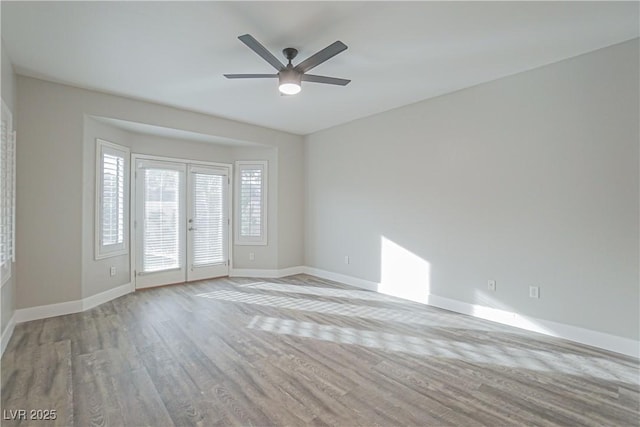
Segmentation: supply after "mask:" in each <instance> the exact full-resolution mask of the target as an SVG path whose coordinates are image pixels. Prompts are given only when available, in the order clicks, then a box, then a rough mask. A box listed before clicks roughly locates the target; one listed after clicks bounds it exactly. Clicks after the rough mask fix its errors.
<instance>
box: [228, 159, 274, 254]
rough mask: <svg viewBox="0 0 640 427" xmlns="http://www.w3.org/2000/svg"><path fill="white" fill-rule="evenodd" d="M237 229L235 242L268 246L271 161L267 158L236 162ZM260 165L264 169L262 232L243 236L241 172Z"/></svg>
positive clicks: (245, 244)
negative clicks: (252, 235) (241, 232)
mask: <svg viewBox="0 0 640 427" xmlns="http://www.w3.org/2000/svg"><path fill="white" fill-rule="evenodd" d="M235 166H236V167H235V181H236V185H235V203H234V207H235V213H234V218H235V221H234V223H235V225H236V226H235V231H234V233H233V235H234V243H235V244H236V245H238V246H267V245H268V232H267V230H268V225H267V224H268V222H267V221H268V213H267V211H268V206H269V203H268V200H269V191H268V189H269V162H268V161H267V160H238V161H236V164H235ZM256 167H259V168H260V169H262V191H261V194H262V199H261V201H260V202H261V203H260V205H261V206H260V207H261V211H260V213H261V216H262V218H261V219H262V220H261V228H262V230H261V231H262V233H261V236H260V237H243V236H241V235H240V229H241V228H242V222H241V221H240V191H241V190H240V187H241V183H240V174H241V172H242V170H244V169H254V168H256Z"/></svg>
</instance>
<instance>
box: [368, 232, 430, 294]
mask: <svg viewBox="0 0 640 427" xmlns="http://www.w3.org/2000/svg"><path fill="white" fill-rule="evenodd" d="M380 247H381V257H380V284H379V285H378V292H381V293H383V294H387V295H393V296H395V297H399V298H405V299H408V300H411V301H416V302H421V303H427V302H428V300H429V293H430V274H431V271H430V265H429V263H428V262H427V261H425V260H424V259H422V258H420V257H419V256H417V255H416V254H414V253H413V252H411V251H408V250H407V249H405V248H403V247H402V246H400V245H398V244H397V243H395V242H393V241H391V240H389V239H387V238H386V237H384V236H381V245H380Z"/></svg>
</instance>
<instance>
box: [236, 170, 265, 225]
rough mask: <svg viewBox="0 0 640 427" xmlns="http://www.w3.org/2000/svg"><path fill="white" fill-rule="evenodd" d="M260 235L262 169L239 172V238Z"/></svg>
mask: <svg viewBox="0 0 640 427" xmlns="http://www.w3.org/2000/svg"><path fill="white" fill-rule="evenodd" d="M261 235H262V169H257V168H256V169H250V168H243V169H242V170H241V171H240V236H241V237H261Z"/></svg>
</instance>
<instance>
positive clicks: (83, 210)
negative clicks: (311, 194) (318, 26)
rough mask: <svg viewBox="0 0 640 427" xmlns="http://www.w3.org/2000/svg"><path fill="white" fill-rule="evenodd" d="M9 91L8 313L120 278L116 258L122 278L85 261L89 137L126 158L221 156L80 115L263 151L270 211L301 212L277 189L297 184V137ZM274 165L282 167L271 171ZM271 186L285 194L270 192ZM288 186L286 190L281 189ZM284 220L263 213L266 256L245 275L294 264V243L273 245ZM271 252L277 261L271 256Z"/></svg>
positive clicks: (297, 198) (102, 100)
mask: <svg viewBox="0 0 640 427" xmlns="http://www.w3.org/2000/svg"><path fill="white" fill-rule="evenodd" d="M18 92H19V93H20V96H19V97H18V107H17V109H18V116H19V120H18V133H19V134H20V135H21V140H20V142H21V145H20V148H19V149H20V150H21V152H20V153H19V155H18V168H17V171H18V181H17V182H18V203H17V209H18V213H17V217H18V222H17V233H18V236H19V237H18V239H19V240H18V248H17V249H18V250H17V261H18V262H17V271H18V278H19V279H18V283H17V291H18V292H17V306H18V308H26V307H33V306H38V305H44V304H54V303H59V302H64V301H73V300H78V299H80V298H82V297H87V296H90V295H93V294H95V293H97V292H100V291H104V290H108V289H111V288H113V287H115V286H118V285H119V284H122V283H121V282H123V281H125V280H126V279H125V271H127V267H126V261H125V259H126V258H122V259H113V261H114V262H118V263H119V264H118V265H121V266H122V269H119V270H120V271H121V274H122V275H120V274H118V275H117V276H116V277H115V278H110V277H109V276H108V267H109V266H110V264H109V262H110V261H100V262H95V261H93V240H92V239H93V226H92V224H93V209H92V206H93V192H94V191H95V190H94V185H95V184H94V180H95V164H94V161H95V160H94V159H95V157H94V156H95V147H94V146H93V144H94V143H95V142H93V143H92V142H91V141H92V140H93V141H95V137H96V136H98V135H106V136H105V138H106V139H120V140H122V141H124V143H125V145H127V143H128V144H130V145H131V147H132V151H133V152H137V151H138V149H140V150H148V149H151V148H153V147H155V148H154V150H156V151H154V152H153V153H150V154H161V155H168V156H171V155H174V154H183V155H180V156H178V157H187V158H188V157H189V152H192V153H193V154H195V155H196V158H197V156H198V155H200V154H203V155H204V156H206V157H209V156H210V157H217V155H218V154H220V153H222V152H224V151H225V149H221V148H214V147H209V146H205V145H202V144H201V143H197V144H196V143H188V144H186V146H188V147H189V148H188V149H185V150H180V149H179V148H177V145H176V144H175V143H176V141H174V142H171V141H164V140H163V139H162V138H153V141H152V140H149V139H148V138H147V137H144V136H139V135H138V136H135V135H136V134H131V133H128V135H127V133H126V132H125V133H121V131H119V130H117V129H108V128H110V126H106V127H105V126H102V125H104V124H103V123H97V122H95V121H92V120H93V119H90V118H87V116H98V117H108V118H115V119H121V120H127V121H132V122H138V123H145V124H150V125H156V126H161V127H167V128H174V129H180V130H186V131H191V132H196V133H201V134H205V135H213V136H217V137H221V138H226V139H232V140H239V141H246V142H248V143H253V144H260V145H264V146H265V147H268V148H270V149H271V152H273V153H277V160H278V161H277V162H275V163H279V167H277V168H276V172H278V173H276V174H274V175H271V176H270V179H271V180H273V183H274V185H275V186H276V190H275V191H274V192H275V194H276V195H277V196H278V199H277V200H276V201H275V202H274V205H275V207H279V205H280V204H284V205H285V206H288V205H293V206H300V205H302V196H303V195H302V188H296V187H295V186H293V187H292V186H291V184H290V183H289V182H284V180H285V179H286V180H290V179H292V180H295V181H297V182H301V181H302V179H303V178H302V176H299V175H298V174H299V173H301V172H302V169H301V168H300V166H299V164H300V163H302V161H303V158H302V147H301V145H302V137H300V136H297V135H292V134H287V133H284V132H280V131H275V130H271V129H266V128H262V127H259V126H253V125H249V124H244V123H239V122H234V121H231V120H226V119H221V118H217V117H212V116H208V115H204V114H198V113H193V112H188V111H184V110H179V109H174V108H170V107H166V106H161V105H156V104H150V103H147V102H142V101H136V100H132V99H127V98H123V97H118V96H113V95H107V94H103V93H98V92H94V91H89V90H84V89H78V88H73V87H70V86H65V85H60V84H55V83H51V82H45V81H42V80H37V79H32V78H28V77H23V76H19V77H18ZM86 123H88V125H86ZM113 142H119V141H113ZM180 143H182V142H180ZM194 144H196V145H197V146H196V145H194ZM198 144H199V145H198ZM183 146H185V145H183ZM232 157H233V158H235V155H232ZM281 159H282V161H281ZM283 165H284V166H283ZM292 165H295V167H293V166H292ZM282 168H291V170H287V172H286V173H281V169H282ZM280 188H283V189H285V190H287V191H277V189H280ZM290 189H293V190H294V191H288V190H290ZM27 195H28V196H27ZM283 199H284V200H283ZM291 215H293V217H294V220H292V221H290V222H287V223H283V222H280V223H278V216H277V215H273V217H274V218H273V220H274V221H276V224H275V225H274V227H273V228H274V230H273V232H274V233H275V235H274V236H273V237H274V245H275V246H274V248H273V251H272V252H273V253H275V255H274V254H273V253H270V255H269V258H268V262H265V263H264V264H262V263H260V262H261V260H260V259H259V258H258V259H257V260H256V261H258V262H257V263H256V267H253V266H249V265H248V266H247V268H268V269H276V268H278V267H291V266H297V265H300V264H301V263H302V261H303V251H302V248H301V245H300V244H298V243H297V241H295V240H294V239H291V238H290V237H284V238H283V236H292V235H293V236H300V235H301V234H302V228H301V227H302V215H303V213H302V211H301V210H298V211H296V212H294V213H292V214H291ZM271 231H272V230H270V232H271ZM283 242H284V243H283ZM287 245H290V246H293V248H290V247H288V246H287ZM279 252H282V253H283V254H285V255H286V257H285V258H284V259H283V258H281V257H279ZM265 259H266V258H265ZM110 260H111V259H110Z"/></svg>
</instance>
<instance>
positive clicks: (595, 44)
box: [1, 0, 639, 134]
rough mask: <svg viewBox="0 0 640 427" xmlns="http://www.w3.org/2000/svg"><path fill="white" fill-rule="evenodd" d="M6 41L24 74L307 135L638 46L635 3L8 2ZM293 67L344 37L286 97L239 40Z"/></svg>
mask: <svg viewBox="0 0 640 427" xmlns="http://www.w3.org/2000/svg"><path fill="white" fill-rule="evenodd" d="M1 7H2V39H3V40H4V45H5V48H6V49H7V53H8V54H9V57H10V58H11V60H12V62H13V64H14V66H15V68H16V71H17V72H18V73H20V74H24V75H28V76H33V77H38V78H43V79H47V80H53V81H58V82H63V83H68V84H72V85H75V86H80V87H86V88H92V89H98V90H101V91H106V92H111V93H116V94H121V95H125V96H129V97H134V98H140V99H144V100H149V101H154V102H158V103H162V104H167V105H171V106H176V107H180V108H184V109H188V110H194V111H199V112H204V113H209V114H213V115H216V116H221V117H226V118H231V119H236V120H240V121H244V122H248V123H253V124H258V125H262V126H266V127H270V128H275V129H281V130H285V131H289V132H293V133H297V134H309V133H312V132H315V131H318V130H321V129H325V128H328V127H331V126H335V125H338V124H341V123H345V122H348V121H351V120H354V119H357V118H360V117H365V116H368V115H371V114H375V113H379V112H382V111H386V110H389V109H392V108H395V107H399V106H402V105H406V104H409V103H413V102H417V101H420V100H423V99H426V98H430V97H434V96H438V95H441V94H444V93H448V92H452V91H455V90H459V89H462V88H465V87H469V86H473V85H476V84H479V83H482V82H486V81H490V80H494V79H497V78H500V77H504V76H507V75H511V74H514V73H518V72H521V71H525V70H529V69H532V68H535V67H539V66H541V65H545V64H549V63H552V62H556V61H559V60H562V59H564V58H568V57H572V56H576V55H579V54H582V53H585V52H589V51H593V50H595V49H599V48H602V47H605V46H609V45H612V44H616V43H620V42H623V41H625V40H629V39H632V38H636V37H638V35H639V29H638V27H639V23H638V14H639V4H638V2H402V3H399V2H90V1H86V2H85V1H83V2H9V1H4V0H3V1H2V2H1ZM245 33H249V34H251V35H253V36H254V37H255V38H256V39H258V40H259V41H260V42H261V43H262V44H264V45H265V46H266V47H267V48H268V49H269V50H271V52H272V53H273V54H274V55H276V56H277V57H278V58H279V59H282V61H283V62H284V58H283V57H282V55H281V50H282V49H283V48H285V47H289V46H291V47H295V48H297V49H298V50H299V51H300V53H299V55H298V58H297V61H294V64H295V63H297V62H299V61H301V60H303V59H304V58H306V57H308V56H310V55H312V54H313V53H315V52H317V51H318V50H320V49H322V48H324V47H325V46H327V45H329V44H330V43H333V42H334V41H336V40H341V41H342V42H344V43H345V44H347V45H348V46H349V49H348V50H347V51H345V52H343V53H341V54H339V55H338V56H336V57H334V58H333V59H331V60H330V61H328V62H326V63H324V64H322V65H320V66H318V67H317V68H315V69H314V70H313V73H314V74H321V75H327V76H333V77H341V78H347V79H351V80H352V82H351V84H349V85H348V86H346V87H340V86H330V85H320V84H316V83H303V89H302V92H301V93H300V94H299V95H296V96H291V97H281V96H279V95H278V89H277V80H270V79H258V80H227V79H225V78H224V77H223V76H222V74H223V73H273V72H274V70H273V69H272V68H271V67H270V65H269V64H267V63H266V62H265V61H263V60H262V59H261V58H260V57H258V56H257V55H256V54H255V53H253V52H252V51H251V50H249V49H248V48H247V47H246V46H245V45H244V44H242V43H241V42H240V41H239V40H238V39H237V37H238V36H239V35H241V34H245Z"/></svg>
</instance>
